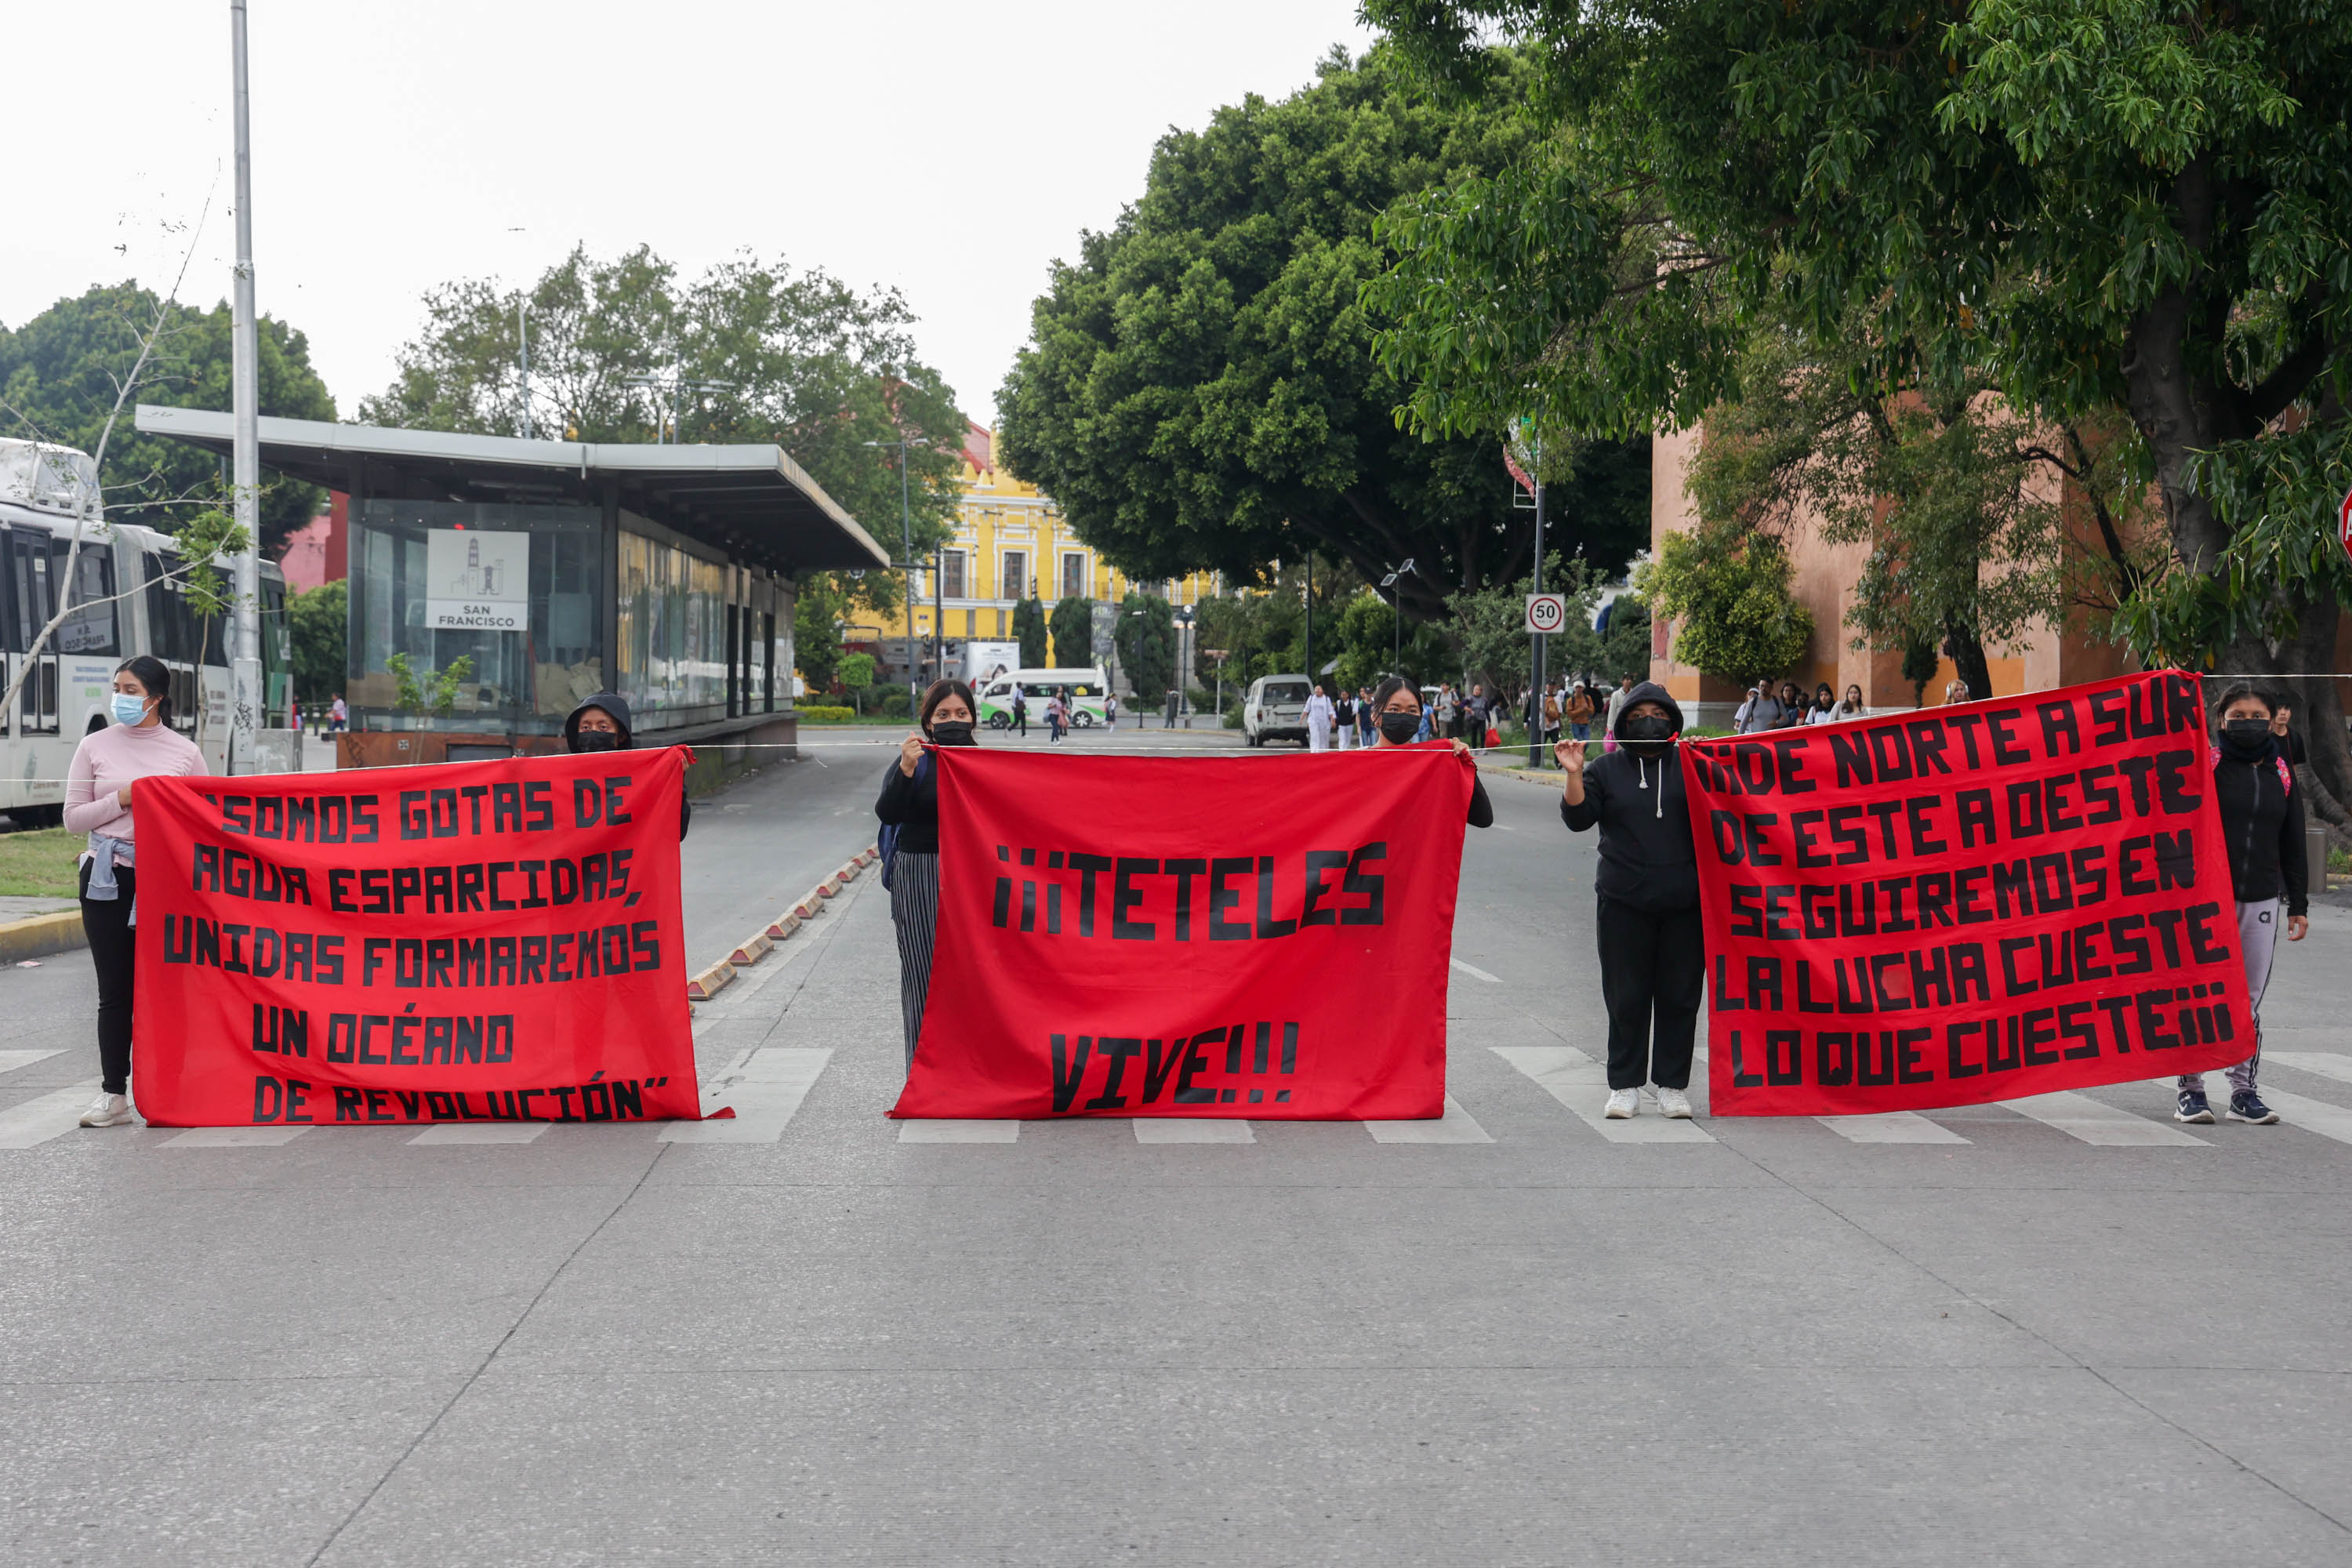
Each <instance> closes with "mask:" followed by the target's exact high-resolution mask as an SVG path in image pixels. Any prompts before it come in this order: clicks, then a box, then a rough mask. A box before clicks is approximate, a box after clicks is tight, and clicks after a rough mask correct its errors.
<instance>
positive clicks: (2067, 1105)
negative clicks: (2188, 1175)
mask: <svg viewBox="0 0 2352 1568" xmlns="http://www.w3.org/2000/svg"><path fill="white" fill-rule="evenodd" d="M2000 1103H2001V1104H2002V1105H2004V1106H2006V1107H2007V1108H2008V1109H2010V1110H2014V1111H2016V1112H2017V1113H2018V1114H2019V1115H2020V1116H2030V1117H2032V1119H2033V1120H2034V1121H2039V1122H2041V1123H2042V1125H2043V1126H2045V1127H2055V1128H2056V1129H2058V1131H2061V1132H2063V1133H2064V1134H2066V1136H2068V1137H2069V1138H2078V1139H2080V1140H2082V1141H2083V1142H2085V1143H2096V1144H2099V1145H2101V1146H2102V1147H2105V1148H2111V1149H2210V1148H2211V1147H2212V1145H2211V1144H2210V1143H2208V1142H2205V1140H2204V1139H2202V1138H2192V1137H2190V1136H2189V1134H2188V1133H2186V1132H2184V1131H2181V1130H2180V1129H2179V1128H2178V1127H2168V1126H2166V1125H2165V1124H2164V1123H2163V1122H2161V1121H2149V1120H2148V1119H2147V1117H2145V1116H2137V1115H2134V1114H2133V1113H2132V1112H2131V1111H2128V1110H2118V1109H2116V1107H2115V1106H2112V1105H2109V1104H2107V1103H2106V1102H2105V1100H2093V1099H2092V1098H2091V1097H2090V1096H2089V1095H2087V1094H2077V1093H2075V1092H2074V1090H2072V1089H2061V1090H2059V1091H2058V1092H2057V1093H2055V1094H2037V1095H2032V1096H2030V1097H2028V1098H2027V1099H2024V1100H2002V1101H2001V1102H2000Z"/></svg>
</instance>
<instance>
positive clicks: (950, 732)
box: [874, 680, 980, 1072]
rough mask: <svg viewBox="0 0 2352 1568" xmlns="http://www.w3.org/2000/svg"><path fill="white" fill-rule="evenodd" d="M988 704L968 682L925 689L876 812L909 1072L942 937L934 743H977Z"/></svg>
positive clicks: (936, 684) (941, 682)
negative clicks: (977, 720) (977, 727)
mask: <svg viewBox="0 0 2352 1568" xmlns="http://www.w3.org/2000/svg"><path fill="white" fill-rule="evenodd" d="M979 711H980V705H979V704H978V703H977V702H975V701H974V700H972V695H971V687H969V686H966V685H965V684H964V683H963V682H962V681H961V680H935V681H933V682H931V689H929V691H926V692H924V693H923V705H922V707H921V709H920V710H919V721H920V722H921V725H922V727H921V728H920V729H919V730H917V731H914V732H913V733H911V734H909V735H908V737H907V738H906V740H904V741H903V742H899V745H898V757H897V758H896V759H895V760H894V761H892V763H890V769H889V772H887V773H884V774H883V775H882V797H881V798H880V799H879V800H877V801H876V802H875V803H874V815H875V816H878V817H880V818H881V819H882V824H883V826H884V828H885V829H886V830H895V831H894V832H886V837H888V838H889V839H890V840H891V842H889V843H887V844H886V845H885V846H884V849H885V855H884V858H883V861H882V879H883V880H884V881H885V882H887V883H888V884H889V887H890V920H891V921H892V923H893V924H895V925H897V927H898V1012H899V1015H900V1017H901V1019H902V1020H903V1021H904V1023H905V1025H906V1029H907V1070H908V1072H912V1071H914V1070H915V1041H916V1040H917V1039H919V1038H920V1037H921V1036H922V1033H923V997H924V995H925V994H926V993H928V992H929V990H930V988H931V949H932V947H933V946H934V945H935V944H936V943H937V942H938V941H939V934H940V784H939V777H938V773H937V771H936V770H935V769H934V768H933V767H932V765H931V760H930V757H929V748H931V747H933V746H969V745H971V744H972V716H973V715H974V714H976V713H978V712H979Z"/></svg>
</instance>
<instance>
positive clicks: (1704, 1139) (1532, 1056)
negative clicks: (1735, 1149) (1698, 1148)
mask: <svg viewBox="0 0 2352 1568" xmlns="http://www.w3.org/2000/svg"><path fill="white" fill-rule="evenodd" d="M1486 1048H1487V1049H1489V1050H1491V1051H1493V1052H1494V1053H1495V1054H1496V1056H1498V1057H1500V1058H1503V1059H1504V1060H1505V1061H1507V1062H1508V1063H1510V1064H1511V1065H1512V1066H1513V1067H1515V1068H1518V1069H1519V1070H1520V1071H1521V1072H1523V1073H1525V1074H1527V1076H1528V1078H1530V1079H1534V1080H1535V1083H1536V1087H1537V1088H1538V1089H1542V1090H1543V1091H1544V1092H1545V1093H1546V1094H1549V1095H1550V1096H1551V1097H1552V1098H1553V1099H1554V1100H1558V1101H1559V1102H1560V1104H1562V1105H1564V1106H1566V1107H1567V1108H1568V1109H1569V1110H1570V1111H1572V1112H1574V1113H1575V1115H1576V1117H1577V1119H1578V1120H1579V1121H1582V1122H1584V1124H1585V1125H1586V1126H1588V1127H1591V1129H1592V1130H1593V1131H1595V1132H1598V1133H1600V1134H1601V1136H1602V1137H1603V1138H1606V1139H1608V1140H1609V1142H1612V1143H1712V1142H1715V1136H1714V1134H1712V1133H1710V1132H1709V1131H1707V1130H1706V1128H1704V1127H1701V1126H1700V1125H1699V1124H1698V1123H1697V1122H1696V1121H1669V1120H1668V1119H1666V1118H1665V1117H1663V1116H1660V1115H1658V1114H1656V1109H1657V1108H1656V1106H1655V1105H1654V1104H1645V1105H1644V1107H1643V1110H1644V1114H1643V1115H1640V1116H1636V1117H1633V1118H1632V1119H1631V1120H1629V1121H1610V1120H1609V1119H1608V1118H1607V1117H1605V1116H1603V1115H1602V1114H1601V1107H1602V1106H1603V1105H1604V1104H1605V1103H1606V1102H1607V1101H1608V1099H1609V1072H1608V1069H1607V1068H1603V1067H1602V1066H1601V1064H1600V1063H1599V1062H1597V1061H1594V1060H1593V1059H1592V1058H1591V1057H1589V1056H1586V1055H1585V1054H1584V1053H1583V1052H1582V1051H1580V1050H1578V1049H1577V1048H1576V1047H1574V1046H1489V1047H1486Z"/></svg>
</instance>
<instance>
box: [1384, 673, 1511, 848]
mask: <svg viewBox="0 0 2352 1568" xmlns="http://www.w3.org/2000/svg"><path fill="white" fill-rule="evenodd" d="M1370 707H1371V710H1372V712H1373V715H1374V728H1373V731H1372V733H1373V735H1374V736H1375V737H1377V738H1376V739H1375V740H1374V741H1373V742H1372V746H1371V749H1372V750H1374V751H1381V750H1386V749H1388V748H1391V747H1395V746H1410V745H1412V743H1413V742H1415V741H1417V740H1419V739H1420V738H1421V737H1422V735H1423V733H1425V732H1426V731H1427V728H1428V725H1427V715H1425V714H1424V713H1423V712H1422V710H1421V693H1420V692H1419V691H1418V690H1416V689H1414V687H1413V685H1412V682H1411V681H1409V680H1407V679H1404V677H1402V676H1401V675H1391V676H1390V677H1389V678H1388V679H1386V680H1383V681H1381V683H1380V685H1378V686H1377V687H1374V688H1373V689H1372V693H1371V697H1370ZM1453 744H1454V755H1455V756H1457V757H1460V758H1461V759H1462V760H1463V761H1465V762H1466V763H1470V764H1471V767H1470V814H1469V817H1468V819H1467V820H1468V821H1469V824H1470V826H1473V827H1492V826H1495V806H1494V803H1493V802H1492V801H1489V800H1488V799H1487V798H1486V781H1484V780H1483V779H1481V778H1479V776H1478V768H1477V763H1478V759H1477V757H1476V755H1475V753H1474V752H1472V751H1471V750H1470V748H1469V746H1468V745H1467V744H1466V743H1465V742H1461V741H1455V742H1454V743H1453Z"/></svg>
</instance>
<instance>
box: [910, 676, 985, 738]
mask: <svg viewBox="0 0 2352 1568" xmlns="http://www.w3.org/2000/svg"><path fill="white" fill-rule="evenodd" d="M950 697H961V698H962V699H963V705H964V706H965V707H966V708H968V709H970V710H971V717H972V721H973V722H974V723H977V722H979V721H980V699H978V698H977V697H974V696H973V695H972V694H971V687H969V686H967V685H965V684H964V683H963V682H962V681H961V680H958V679H955V678H954V677H953V676H950V677H949V678H948V679H945V680H934V681H932V682H931V684H930V689H929V690H927V691H925V692H924V693H923V707H922V711H921V714H920V717H919V719H918V722H919V724H921V726H922V727H923V728H924V729H925V730H929V728H930V727H931V714H932V713H933V712H934V711H936V710H938V708H939V705H940V703H942V702H945V701H946V700H948V699H949V698H950Z"/></svg>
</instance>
